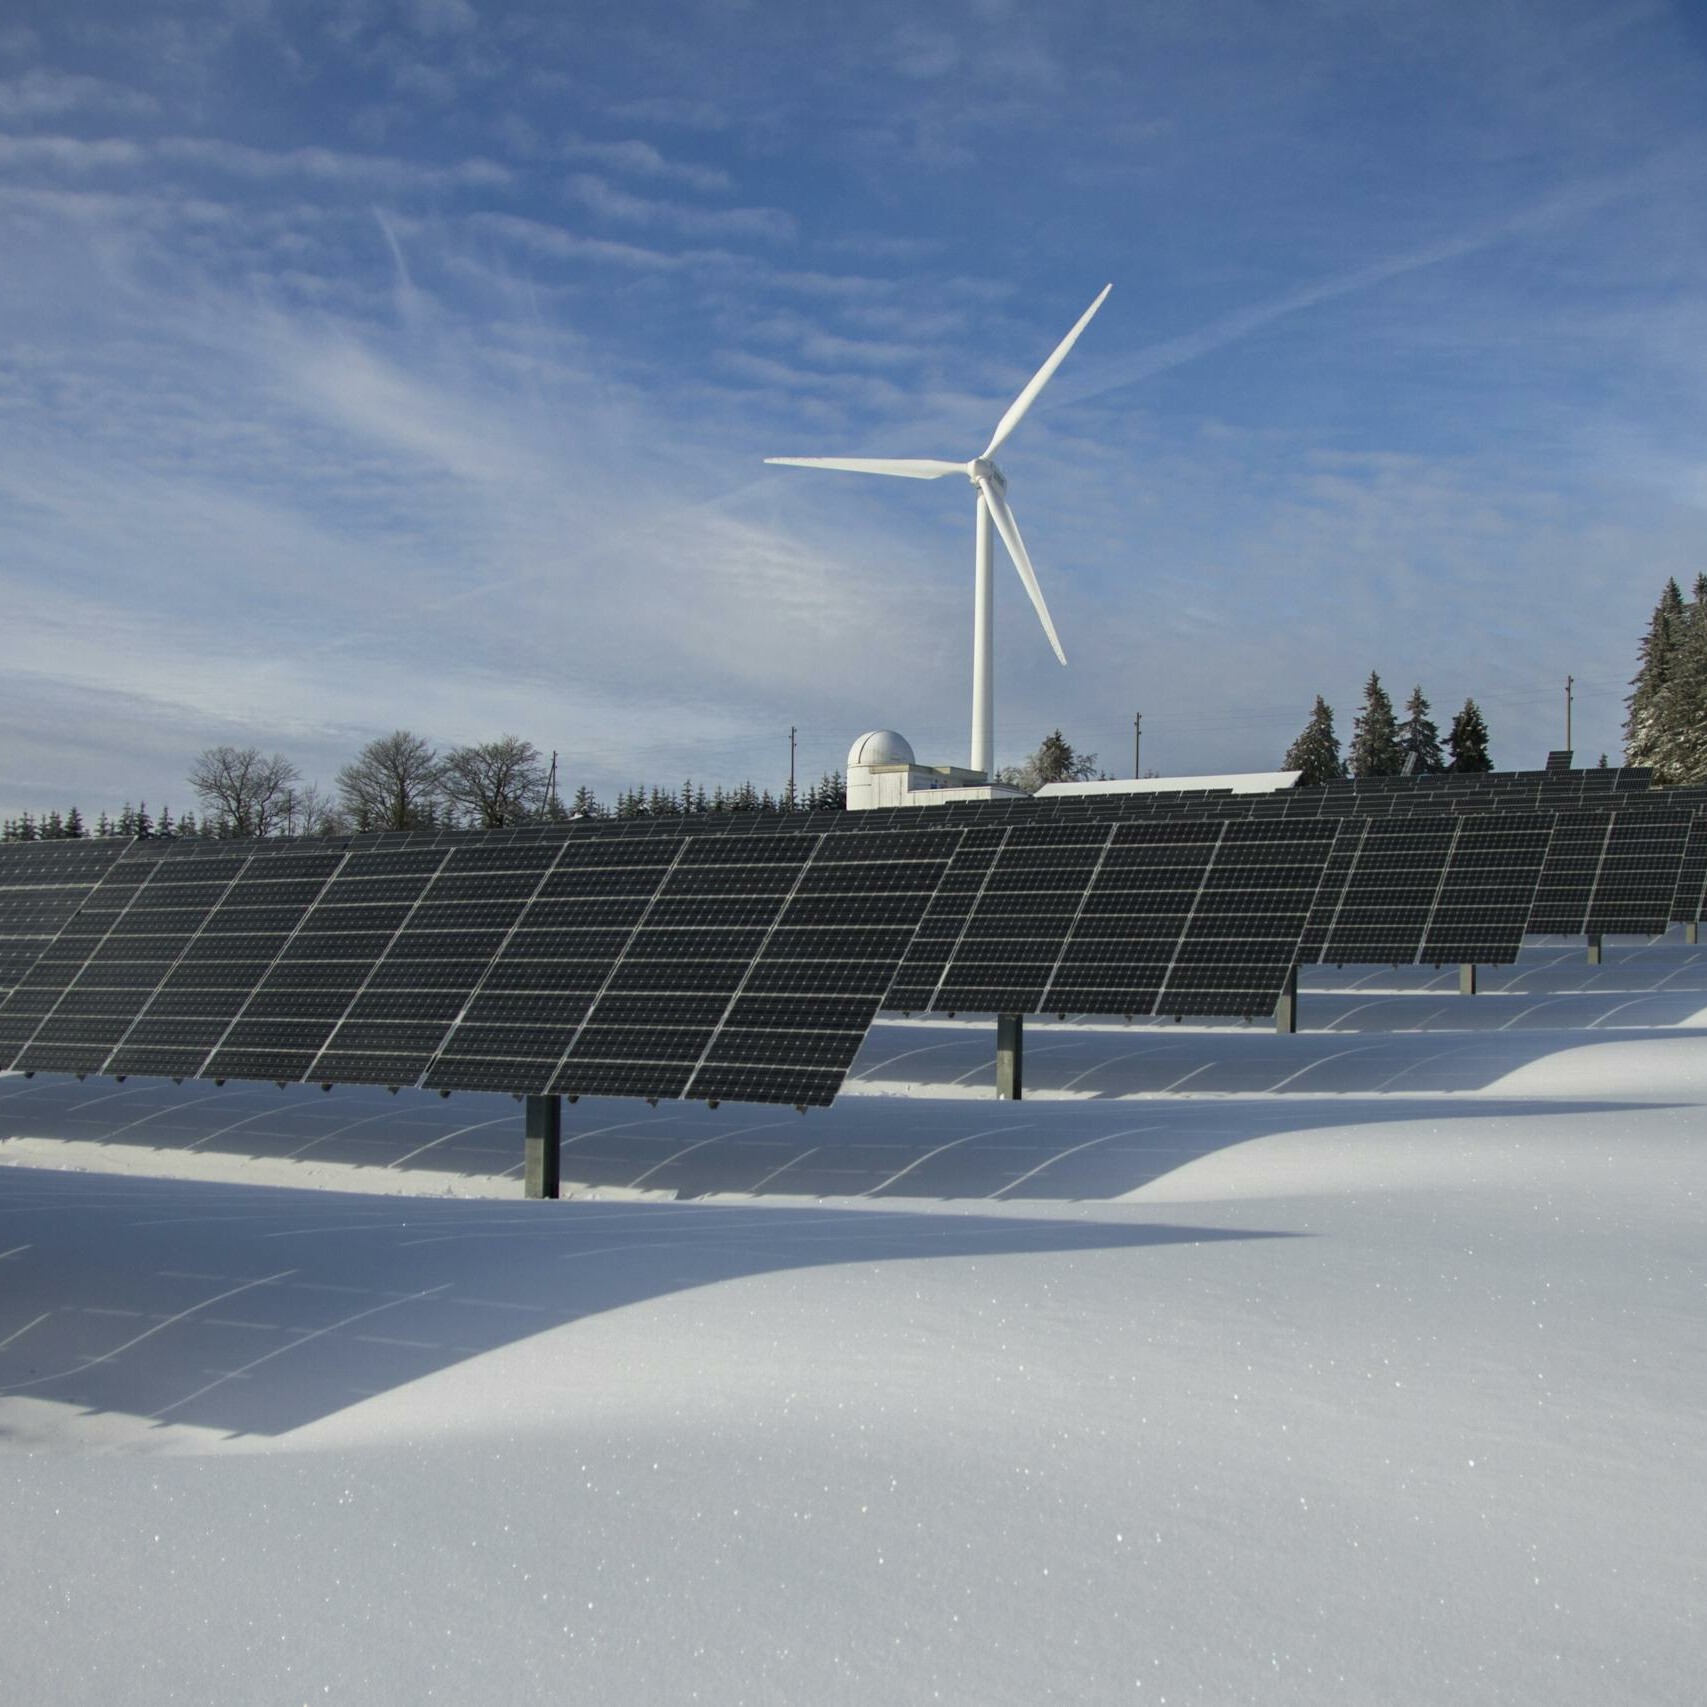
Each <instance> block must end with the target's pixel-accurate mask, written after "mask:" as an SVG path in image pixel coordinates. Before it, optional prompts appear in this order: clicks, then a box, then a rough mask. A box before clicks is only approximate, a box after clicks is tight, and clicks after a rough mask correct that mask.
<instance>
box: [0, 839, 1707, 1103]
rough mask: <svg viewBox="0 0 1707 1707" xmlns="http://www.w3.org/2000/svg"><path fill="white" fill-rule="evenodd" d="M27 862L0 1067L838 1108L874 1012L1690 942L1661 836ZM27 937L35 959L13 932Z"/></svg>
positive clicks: (15, 889) (7, 898) (1687, 847)
mask: <svg viewBox="0 0 1707 1707" xmlns="http://www.w3.org/2000/svg"><path fill="white" fill-rule="evenodd" d="M928 816H929V815H925V814H921V815H919V818H918V819H915V821H914V827H912V828H910V829H906V830H899V831H896V832H895V833H893V834H890V835H884V834H881V833H866V834H862V835H857V836H839V835H829V834H825V835H820V836H817V837H803V836H800V835H798V834H778V835H775V836H770V837H760V836H744V837H740V838H735V839H730V838H722V837H715V836H713V837H695V836H677V837H674V838H666V837H655V838H651V839H648V840H643V841H631V840H623V839H617V838H608V837H586V836H581V835H577V834H576V833H574V832H573V831H572V830H566V829H562V828H559V829H558V830H557V832H556V834H555V835H554V836H543V835H542V836H536V837H534V838H532V839H529V840H517V839H515V838H507V837H504V836H488V837H476V838H472V839H470V838H467V837H454V838H447V839H446V840H444V842H443V843H442V845H429V846H420V847H413V848H411V847H401V848H400V847H397V846H396V845H395V844H392V843H388V842H387V841H386V840H385V839H384V838H365V839H362V840H359V841H357V842H354V843H352V844H349V845H326V844H312V843H295V844H290V843H283V844H281V843H248V844H238V843H224V844H208V845H211V846H212V848H213V849H214V851H213V852H211V853H209V852H204V851H202V848H203V846H207V845H195V851H194V853H193V856H192V855H191V854H189V853H187V852H186V851H185V850H184V849H183V848H181V847H180V846H178V845H176V844H155V843H135V844H131V845H130V846H128V847H123V848H120V847H118V846H117V845H116V844H82V845H79V844H75V843H74V844H64V843H61V844H38V845H37V846H36V847H35V848H33V849H31V850H30V851H29V852H28V853H27V854H26V855H24V856H22V857H20V858H13V857H11V854H12V850H0V855H3V856H4V857H0V909H5V908H7V907H11V908H13V909H15V911H16V916H18V917H19V918H21V919H23V920H24V921H25V922H26V923H27V924H32V925H33V926H37V927H45V926H47V925H50V924H52V923H53V920H54V919H55V918H57V919H58V923H57V924H56V925H53V930H52V934H51V937H50V938H49V940H47V941H46V942H45V943H44V942H42V941H39V940H38V941H37V942H36V943H35V945H34V948H33V949H32V952H31V955H30V960H31V964H29V965H28V967H27V968H26V969H25V970H24V971H23V972H22V974H21V976H20V977H19V980H18V982H17V987H16V988H15V989H14V990H13V991H12V993H11V995H10V996H8V997H7V998H6V999H5V1000H4V1001H3V1002H0V1065H17V1066H22V1067H25V1068H29V1069H43V1070H59V1071H71V1072H97V1073H137V1074H145V1073H158V1074H170V1075H172V1076H179V1077H191V1076H198V1077H250V1078H276V1079H299V1080H307V1081H314V1080H324V1081H327V1082H330V1081H332V1080H344V1081H360V1082H377V1083H386V1084H423V1085H428V1086H436V1087H438V1088H440V1089H453V1088H471V1089H472V1088H480V1089H505V1090H511V1091H541V1090H556V1091H560V1092H567V1093H569V1094H580V1093H589V1094H591V1093H604V1094H618V1095H623V1094H627V1095H647V1096H682V1095H688V1096H699V1097H708V1098H722V1097H727V1098H729V1099H731V1100H754V1101H784V1102H799V1103H806V1102H825V1101H828V1100H829V1099H830V1097H832V1096H833V1095H834V1093H835V1090H836V1088H837V1087H838V1086H839V1084H840V1082H841V1078H842V1076H843V1075H844V1074H845V1072H846V1070H847V1067H848V1065H849V1064H850V1063H851V1061H852V1059H853V1056H854V1054H855V1052H856V1051H857V1049H858V1047H859V1044H860V1041H861V1040H862V1039H863V1036H864V1034H865V1031H866V1029H867V1028H868V1027H869V1025H870V1022H871V1020H872V1018H873V1017H874V1016H875V1013H876V1011H877V1009H878V1007H879V1006H880V1005H881V1006H888V1007H891V1008H899V1009H904V1010H923V1009H938V1010H945V1009H946V1010H950V1011H991V1010H994V1011H1004V1012H1037V1011H1050V1010H1057V1009H1059V1010H1062V1011H1070V1012H1089V1013H1113V1014H1140V1013H1143V1014H1149V1013H1163V1014H1172V1013H1179V1014H1203V1013H1235V1014H1237V1013H1244V1014H1252V1015H1254V1014H1258V1013H1262V1012H1264V1011H1266V1010H1267V1009H1268V1008H1269V1007H1271V1006H1272V1004H1273V1002H1274V1000H1275V997H1276V996H1277V994H1278V993H1279V990H1280V988H1281V987H1282V985H1283V983H1284V981H1285V979H1286V977H1287V975H1288V973H1289V971H1290V969H1291V968H1292V966H1293V965H1295V964H1297V963H1298V962H1299V961H1300V960H1305V961H1315V960H1326V961H1349V962H1356V961H1371V960H1375V961H1417V960H1420V961H1424V962H1431V961H1432V962H1450V961H1454V960H1460V961H1468V960H1474V961H1480V962H1484V963H1497V962H1502V961H1509V960H1511V959H1513V958H1515V956H1516V953H1517V949H1518V946H1519V944H1520V943H1521V940H1522V937H1523V935H1524V933H1525V932H1526V931H1531V930H1547V931H1566V932H1602V933H1605V932H1617V931H1626V930H1628V931H1644V932H1651V931H1655V930H1659V929H1661V928H1663V927H1664V924H1665V923H1666V921H1667V919H1668V918H1669V917H1673V916H1683V917H1698V916H1699V913H1700V909H1701V902H1702V886H1703V881H1704V879H1707V828H1704V827H1703V825H1702V823H1701V822H1700V821H1697V820H1694V819H1690V818H1686V817H1682V816H1680V815H1677V814H1656V813H1651V812H1623V811H1620V812H1617V813H1598V814H1597V813H1577V814H1565V815H1558V814H1535V815H1528V816H1523V815H1517V814H1488V815H1483V816H1479V817H1435V818H1432V819H1416V820H1410V821H1406V822H1395V821H1390V820H1379V819H1367V818H1346V819H1338V820H1321V821H1306V822H1300V823H1295V824H1286V823H1272V822H1260V821H1241V820H1216V819H1208V818H1195V819H1178V820H1162V821H1136V822H1124V823H1123V822H1109V823H1103V824H1054V825H1051V824H1040V825H1023V824H1022V825H1009V826H1005V827H996V826H992V827H990V828H987V829H977V830H966V831H963V830H956V829H944V828H940V827H937V826H935V825H927V824H925V823H923V822H921V821H920V820H922V819H924V818H926V817H928ZM16 940H20V941H21V940H22V939H21V938H20V939H16Z"/></svg>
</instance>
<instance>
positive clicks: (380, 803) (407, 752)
mask: <svg viewBox="0 0 1707 1707" xmlns="http://www.w3.org/2000/svg"><path fill="white" fill-rule="evenodd" d="M442 768H443V767H442V766H441V764H440V761H439V756H438V754H437V753H435V752H434V751H433V749H432V747H431V746H430V745H429V744H428V743H427V742H426V741H424V740H423V739H422V738H421V737H420V736H419V735H416V734H412V733H411V732H410V731H409V730H407V729H394V730H392V732H391V733H390V734H389V735H382V736H380V737H379V739H378V740H375V741H369V742H368V744H367V745H366V746H365V747H363V748H362V750H361V752H360V753H359V754H358V755H357V756H356V758H355V760H354V761H353V762H352V763H350V764H347V765H345V766H344V768H343V769H342V770H341V771H339V772H338V794H339V797H340V798H341V799H342V800H343V803H344V810H345V811H346V812H347V813H348V814H349V815H350V821H351V822H352V823H353V824H354V825H355V827H356V828H357V829H358V830H417V829H420V828H422V827H423V826H424V825H427V824H430V823H432V822H433V819H434V818H435V816H436V815H437V812H438V805H439V792H440V773H441V771H442Z"/></svg>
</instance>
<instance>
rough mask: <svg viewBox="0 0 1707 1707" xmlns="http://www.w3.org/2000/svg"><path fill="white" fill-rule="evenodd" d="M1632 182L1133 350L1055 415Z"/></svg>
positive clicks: (1595, 201) (1564, 215) (1627, 176)
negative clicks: (1289, 318) (1076, 404)
mask: <svg viewBox="0 0 1707 1707" xmlns="http://www.w3.org/2000/svg"><path fill="white" fill-rule="evenodd" d="M1635 182H1636V175H1635V174H1633V173H1619V174H1616V175H1607V176H1604V177H1601V178H1597V179H1592V180H1590V181H1589V182H1587V183H1585V184H1579V185H1574V186H1572V187H1571V188H1569V189H1566V190H1561V191H1559V192H1557V193H1556V194H1554V195H1552V196H1549V197H1547V198H1546V199H1545V200H1543V201H1541V202H1539V203H1538V204H1537V205H1536V206H1534V207H1532V208H1530V209H1528V210H1527V211H1526V212H1524V213H1520V214H1517V215H1514V216H1511V217H1508V218H1506V219H1502V220H1498V221H1490V222H1489V223H1487V224H1485V225H1481V226H1477V227H1475V228H1473V229H1472V230H1470V231H1467V232H1464V233H1462V234H1460V235H1459V236H1457V237H1448V238H1444V239H1442V240H1441V241H1439V242H1436V243H1430V244H1425V245H1424V246H1423V247H1421V248H1418V249H1410V250H1407V251H1405V252H1404V253H1402V254H1399V255H1392V256H1389V257H1388V258H1387V259H1386V260H1382V261H1372V262H1370V263H1369V265H1367V266H1363V267H1355V268H1353V269H1352V270H1351V271H1349V272H1344V273H1336V274H1333V275H1331V276H1329V277H1328V278H1325V279H1319V280H1318V281H1317V282H1316V283H1314V284H1308V285H1303V286H1301V287H1300V288H1299V289H1297V290H1293V291H1288V292H1287V293H1286V294H1285V295H1284V296H1279V297H1276V298H1274V299H1273V300H1272V301H1270V302H1264V303H1258V304H1256V305H1254V306H1253V307H1250V308H1241V309H1238V310H1236V311H1235V312H1234V313H1232V314H1228V315H1224V316H1223V317H1222V318H1221V319H1219V320H1214V321H1211V322H1210V323H1209V324H1208V325H1207V326H1203V327H1200V328H1199V329H1198V330H1197V331H1195V332H1185V333H1182V334H1181V335H1180V336H1179V337H1177V338H1167V339H1164V340H1163V341H1162V342H1161V343H1159V344H1152V345H1150V346H1149V348H1148V349H1144V350H1140V351H1139V352H1138V353H1137V354H1136V355H1135V356H1131V357H1128V358H1127V360H1125V361H1124V362H1117V363H1115V364H1113V366H1112V367H1110V368H1108V369H1106V370H1105V371H1104V373H1103V376H1102V377H1101V378H1100V379H1096V380H1092V381H1090V382H1089V383H1088V384H1084V385H1081V386H1080V387H1078V388H1075V389H1073V390H1070V391H1068V392H1067V393H1066V394H1064V395H1063V396H1061V397H1059V398H1057V399H1056V401H1055V408H1057V409H1059V408H1061V407H1063V406H1064V405H1066V404H1069V403H1084V402H1088V401H1089V400H1090V399H1091V398H1093V397H1101V396H1103V395H1104V394H1105V393H1107V392H1110V391H1118V390H1120V389H1121V388H1122V387H1123V386H1127V385H1134V384H1136V383H1137V382H1138V381H1139V380H1142V379H1148V378H1150V376H1151V375H1152V374H1158V373H1163V372H1166V371H1167V369H1169V368H1176V367H1181V366H1183V365H1184V364H1185V363H1186V362H1190V361H1195V360H1196V359H1197V358H1198V357H1199V356H1204V355H1207V354H1209V352H1210V351H1211V350H1218V349H1221V348H1222V347H1223V346H1224V345H1227V344H1231V343H1236V342H1237V341H1238V340H1239V339H1240V338H1243V337H1245V336H1247V335H1248V334H1249V333H1251V332H1254V331H1256V330H1257V329H1258V328H1259V327H1261V326H1267V325H1268V324H1270V322H1272V321H1275V320H1280V319H1283V318H1284V317H1285V316H1286V315H1288V314H1297V313H1299V312H1301V311H1302V310H1304V309H1306V308H1314V307H1315V306H1316V305H1317V304H1318V303H1322V302H1331V301H1333V300H1334V299H1335V298H1337V297H1342V296H1353V295H1355V294H1356V293H1357V292H1359V291H1363V290H1369V289H1372V288H1373V287H1374V286H1376V285H1380V284H1385V283H1386V282H1387V281H1388V280H1389V279H1396V278H1400V277H1403V275H1404V274H1406V273H1416V272H1421V271H1422V270H1423V269H1425V268H1427V267H1436V266H1439V265H1441V263H1443V262H1445V261H1455V260H1457V259H1458V258H1459V257H1460V256H1462V255H1471V254H1474V253H1475V252H1476V251H1477V250H1480V249H1488V248H1492V247H1493V246H1494V245H1495V244H1497V243H1503V242H1505V241H1507V240H1508V239H1510V238H1513V237H1516V236H1519V235H1521V234H1522V233H1524V232H1527V231H1532V230H1535V229H1538V228H1540V227H1543V226H1548V225H1553V224H1556V223H1558V222H1559V221H1561V220H1565V219H1570V218H1574V217H1576V216H1577V215H1579V214H1583V213H1588V212H1592V211H1593V210H1594V209H1595V208H1597V207H1601V206H1603V205H1604V204H1605V203H1607V202H1609V201H1613V200H1615V199H1617V198H1618V197H1619V196H1621V195H1624V194H1626V193H1628V192H1629V191H1630V190H1631V189H1632V188H1633V187H1634V185H1635Z"/></svg>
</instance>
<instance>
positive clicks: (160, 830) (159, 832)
mask: <svg viewBox="0 0 1707 1707" xmlns="http://www.w3.org/2000/svg"><path fill="white" fill-rule="evenodd" d="M154 834H155V835H156V836H158V837H159V838H160V840H161V841H163V842H169V841H171V839H172V838H173V836H175V835H176V834H177V831H176V830H174V829H173V827H172V808H171V807H170V806H162V807H161V808H160V822H159V823H158V824H156V825H155V826H154Z"/></svg>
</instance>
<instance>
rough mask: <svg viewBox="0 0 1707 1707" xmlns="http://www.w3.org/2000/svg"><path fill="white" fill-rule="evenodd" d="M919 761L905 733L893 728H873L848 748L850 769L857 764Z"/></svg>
mask: <svg viewBox="0 0 1707 1707" xmlns="http://www.w3.org/2000/svg"><path fill="white" fill-rule="evenodd" d="M917 763H918V761H917V760H916V759H915V758H914V757H913V749H912V747H911V746H910V745H909V744H908V741H907V737H906V736H905V735H897V734H896V733H895V731H894V730H893V729H872V730H869V731H867V733H865V734H864V735H861V736H860V738H859V739H858V740H857V741H855V742H854V744H853V745H852V746H851V747H849V748H848V769H849V770H850V771H851V770H852V769H853V768H854V766H855V765H911V764H917Z"/></svg>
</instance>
